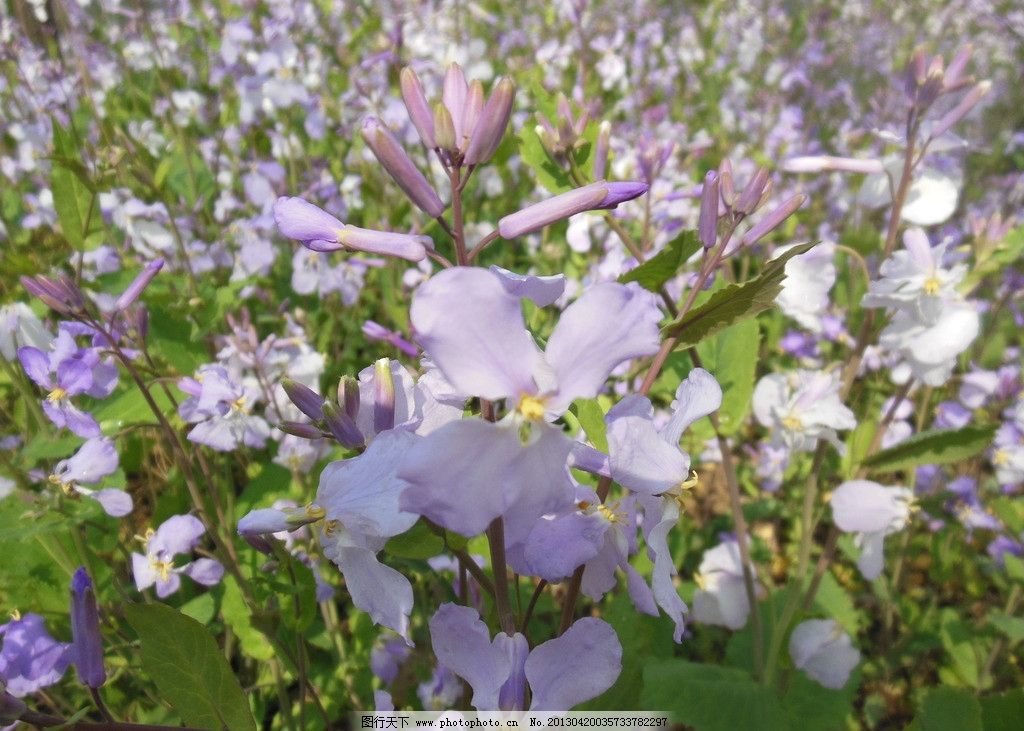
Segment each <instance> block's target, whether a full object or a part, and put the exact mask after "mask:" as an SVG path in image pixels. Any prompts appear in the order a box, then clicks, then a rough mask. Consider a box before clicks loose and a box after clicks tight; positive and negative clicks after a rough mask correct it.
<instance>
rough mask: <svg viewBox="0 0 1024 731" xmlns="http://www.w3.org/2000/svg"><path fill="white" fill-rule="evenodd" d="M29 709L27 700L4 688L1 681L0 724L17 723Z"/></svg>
mask: <svg viewBox="0 0 1024 731" xmlns="http://www.w3.org/2000/svg"><path fill="white" fill-rule="evenodd" d="M27 710H28V706H26V705H25V702H24V701H22V700H21V699H20V698H15V697H14V696H13V695H11V694H10V693H8V692H7V691H6V690H4V687H3V683H0V725H2V726H10V725H12V724H16V723H17V722H18V719H20V718H21V716H22V714H24V713H25V711H27Z"/></svg>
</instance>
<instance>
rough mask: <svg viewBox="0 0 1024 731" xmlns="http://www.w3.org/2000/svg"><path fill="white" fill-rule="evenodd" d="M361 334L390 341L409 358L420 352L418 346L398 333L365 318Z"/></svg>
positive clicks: (371, 338) (372, 338) (373, 338)
mask: <svg viewBox="0 0 1024 731" xmlns="http://www.w3.org/2000/svg"><path fill="white" fill-rule="evenodd" d="M363 335H365V336H366V337H368V338H370V340H380V341H382V342H385V343H390V344H391V345H393V346H394V347H395V348H397V349H398V350H400V351H402V352H403V353H405V354H406V355H408V356H409V357H410V358H415V357H416V356H417V355H419V352H420V351H419V348H417V347H416V346H415V345H413V344H412V343H410V342H409V341H408V340H406V339H405V338H403V337H402V336H401V335H400V334H399V333H397V332H394V331H392V330H388V329H387V328H386V327H384V326H383V325H381V324H379V323H376V322H374V321H373V320H367V321H366V322H364V323H363Z"/></svg>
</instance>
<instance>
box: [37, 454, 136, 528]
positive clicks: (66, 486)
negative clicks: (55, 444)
mask: <svg viewBox="0 0 1024 731" xmlns="http://www.w3.org/2000/svg"><path fill="white" fill-rule="evenodd" d="M117 466H118V456H117V450H116V449H114V443H113V441H111V440H110V439H108V438H106V437H93V438H92V439H89V440H88V441H87V442H86V443H85V444H83V445H82V446H81V447H79V448H78V451H77V452H75V454H74V455H73V456H72V457H70V458H69V459H64V460H61V461H60V462H58V463H57V466H56V467H54V470H53V473H52V474H51V475H50V476H49V481H50V482H51V483H52V484H54V485H56V486H57V487H59V488H60V489H61V491H63V492H64V494H66V495H73V494H78V495H84V496H85V497H88V498H92V499H93V500H95V501H97V502H98V503H99V504H100V505H102V506H103V510H104V511H105V512H106V513H107V515H110V516H113V517H115V518H120V517H123V516H125V515H128V513H130V512H131V511H132V505H133V503H132V496H131V495H129V494H128V493H127V492H125V491H124V490H119V489H116V488H104V489H102V490H95V489H92V488H88V487H85V486H84V485H83V483H97V482H99V481H100V480H102V479H103V478H104V477H106V476H107V475H112V474H114V472H116V471H117Z"/></svg>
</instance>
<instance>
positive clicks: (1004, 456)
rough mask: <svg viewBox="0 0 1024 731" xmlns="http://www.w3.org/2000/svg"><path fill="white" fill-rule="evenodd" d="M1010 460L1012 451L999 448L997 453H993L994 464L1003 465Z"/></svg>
mask: <svg viewBox="0 0 1024 731" xmlns="http://www.w3.org/2000/svg"><path fill="white" fill-rule="evenodd" d="M1009 461H1010V453H1009V452H1007V451H1006V450H1005V449H997V450H996V452H995V454H993V455H992V464H994V465H997V466H1001V465H1004V464H1007V463H1008V462H1009Z"/></svg>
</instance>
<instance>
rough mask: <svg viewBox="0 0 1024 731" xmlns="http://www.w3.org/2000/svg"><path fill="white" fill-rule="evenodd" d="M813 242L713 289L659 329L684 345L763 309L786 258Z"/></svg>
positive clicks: (771, 298) (769, 302) (782, 276)
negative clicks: (738, 281)
mask: <svg viewBox="0 0 1024 731" xmlns="http://www.w3.org/2000/svg"><path fill="white" fill-rule="evenodd" d="M814 246H815V244H814V243H810V244H800V245H799V246H794V247H793V248H791V249H788V250H787V251H786V252H785V253H783V254H782V255H781V256H779V257H777V258H775V259H772V260H771V261H770V262H768V263H767V264H765V266H764V269H763V270H761V273H760V274H759V275H758V276H757V277H755V278H754V279H752V280H750V281H749V282H744V283H743V284H730V285H729V286H728V287H724V288H723V289H721V290H719V291H718V292H716V293H715V294H714V295H712V296H711V298H710V299H709V300H708V301H707V302H705V303H704V304H703V305H701V306H700V307H697V308H695V309H693V310H690V311H689V312H687V313H686V314H685V315H683V316H682V317H679V318H677V319H676V320H674V321H673V322H670V323H669V324H668V325H666V326H665V327H664V328H663V329H662V333H663V334H664V335H665V336H666V337H675V338H677V339H678V342H677V344H676V349H686V348H688V347H690V346H691V345H694V344H696V343H699V342H700V341H701V340H703V339H704V338H707V337H710V336H712V335H714V334H715V333H717V332H719V331H720V330H722V329H724V328H726V327H728V326H729V325H732V324H733V323H736V322H739V321H740V320H745V319H747V318H750V317H754V316H755V315H757V314H759V313H761V312H763V311H764V310H767V309H768V308H769V307H771V306H772V305H773V304H774V303H775V298H776V297H777V296H778V294H779V292H781V291H782V281H783V280H784V279H785V278H786V262H788V261H789V260H790V259H792V258H793V257H794V256H799V255H800V254H806V253H807V252H808V251H810V250H811V248H813V247H814Z"/></svg>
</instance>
